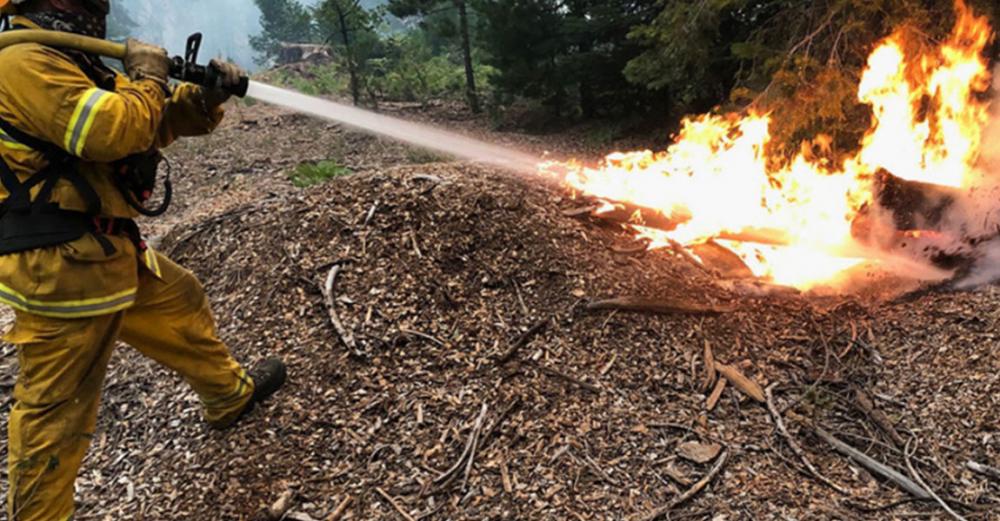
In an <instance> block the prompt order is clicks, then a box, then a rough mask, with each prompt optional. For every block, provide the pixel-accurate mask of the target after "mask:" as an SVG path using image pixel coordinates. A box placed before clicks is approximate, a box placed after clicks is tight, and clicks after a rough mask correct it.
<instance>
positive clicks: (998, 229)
mask: <svg viewBox="0 0 1000 521" xmlns="http://www.w3.org/2000/svg"><path fill="white" fill-rule="evenodd" d="M992 99H993V106H992V117H991V119H990V123H989V125H988V126H987V128H986V131H985V133H984V135H983V145H982V158H981V160H980V164H979V170H980V172H979V173H980V181H981V184H980V186H978V187H976V189H975V190H973V192H972V193H973V195H972V196H971V197H970V201H969V202H968V203H967V204H965V205H963V206H962V207H961V208H960V209H959V210H960V211H962V212H964V213H965V214H966V215H965V216H964V218H965V219H974V220H973V221H971V222H973V223H975V224H977V226H976V228H977V229H978V230H977V231H979V233H981V234H982V236H984V237H988V239H986V240H985V241H984V242H982V243H980V244H977V245H976V248H975V254H976V259H975V262H974V264H973V265H972V266H971V268H970V269H969V270H968V273H967V274H966V275H965V276H964V277H963V278H962V279H961V280H960V281H959V282H958V284H957V285H956V286H957V287H959V288H963V289H966V288H972V287H975V286H978V285H981V284H988V283H990V282H994V281H996V280H1000V65H998V66H997V67H996V69H995V70H994V72H993V95H992Z"/></svg>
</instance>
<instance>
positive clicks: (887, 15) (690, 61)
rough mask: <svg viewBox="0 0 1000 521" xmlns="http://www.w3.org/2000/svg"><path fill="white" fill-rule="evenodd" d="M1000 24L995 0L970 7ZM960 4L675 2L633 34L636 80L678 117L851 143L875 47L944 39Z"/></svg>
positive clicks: (859, 128)
mask: <svg viewBox="0 0 1000 521" xmlns="http://www.w3.org/2000/svg"><path fill="white" fill-rule="evenodd" d="M973 3H975V4H977V5H976V6H975V8H976V10H977V12H979V13H987V14H989V15H991V16H992V17H993V19H994V20H996V19H997V15H998V14H1000V7H998V4H997V3H996V2H995V1H989V0H984V1H979V2H973ZM953 6H954V4H953V0H928V1H917V0H824V1H818V2H793V1H789V0H763V1H761V0H708V1H706V0H678V1H673V2H667V3H665V4H664V6H663V9H662V10H661V11H660V13H659V14H658V15H657V17H656V18H655V19H654V20H653V21H651V22H650V23H647V24H643V25H639V26H637V27H635V28H634V29H633V30H632V31H631V33H630V38H631V39H632V40H633V41H634V42H636V43H638V44H641V45H642V46H643V47H644V48H645V50H644V52H643V53H642V54H640V55H639V56H637V57H636V58H635V59H633V60H631V61H630V62H629V63H628V65H627V66H626V68H625V74H626V76H627V77H628V79H629V80H630V81H632V82H633V83H635V84H637V85H641V86H643V87H645V88H648V89H652V90H663V91H666V92H670V93H672V94H673V96H674V99H675V102H676V103H677V106H678V107H677V108H678V110H679V111H681V112H704V111H708V110H711V109H712V107H714V106H718V105H720V104H723V105H729V106H730V107H729V108H734V109H735V108H742V107H745V106H747V105H755V106H756V108H757V110H759V111H761V112H773V113H774V114H780V115H781V117H780V118H776V119H775V120H774V121H773V124H772V134H773V135H774V138H775V141H776V142H777V143H778V144H779V145H784V146H786V147H787V149H788V150H789V151H794V150H796V149H797V146H798V142H799V141H801V140H803V139H811V138H812V137H814V136H816V135H817V134H819V133H826V134H828V135H830V136H831V137H833V138H834V143H835V144H838V145H840V146H841V147H853V146H854V145H856V143H857V142H858V139H859V137H860V135H861V133H862V132H863V131H864V129H865V128H866V127H867V125H868V121H869V118H868V115H867V112H866V109H865V107H863V106H861V105H860V104H859V103H858V101H857V82H858V80H859V78H860V75H861V72H862V71H863V69H864V66H865V64H866V61H867V57H868V54H869V53H870V52H871V50H872V49H873V48H874V46H875V44H876V43H877V42H878V41H879V40H881V39H882V38H884V37H886V36H888V35H890V34H891V33H892V32H893V31H895V30H897V29H899V28H901V27H905V28H908V31H909V36H911V38H910V40H911V41H913V42H915V45H916V46H918V47H919V46H921V45H929V44H931V43H932V42H934V41H936V40H940V39H941V38H943V37H944V36H945V35H946V34H947V33H948V32H949V31H950V29H951V27H952V23H953V21H954V18H955V17H954V12H953Z"/></svg>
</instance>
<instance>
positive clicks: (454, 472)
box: [424, 403, 492, 495]
mask: <svg viewBox="0 0 1000 521" xmlns="http://www.w3.org/2000/svg"><path fill="white" fill-rule="evenodd" d="M486 411H487V406H486V404H485V403H484V404H483V407H482V410H481V411H480V412H479V416H478V417H477V418H476V421H475V423H474V424H473V426H472V432H470V433H469V439H468V441H466V442H465V449H463V450H462V454H461V455H459V457H458V460H457V461H456V462H455V464H454V465H452V466H451V468H449V469H448V470H446V471H444V472H442V473H441V475H440V476H438V477H437V478H435V479H434V481H433V482H432V483H431V484H433V485H434V486H435V487H436V488H435V490H434V491H430V492H428V493H432V492H436V491H439V490H442V489H444V488H445V487H447V486H448V485H450V484H451V482H452V481H454V480H455V478H456V477H458V474H459V473H460V472H461V471H462V467H465V473H464V475H465V478H464V479H465V480H468V476H469V473H470V472H471V471H472V462H473V460H474V458H475V452H476V445H477V444H478V443H479V436H480V434H481V433H482V430H483V422H484V421H485V420H486ZM491 432H492V431H491ZM463 486H464V484H463ZM424 495H427V493H425V494H424Z"/></svg>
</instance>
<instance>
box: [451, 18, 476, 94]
mask: <svg viewBox="0 0 1000 521" xmlns="http://www.w3.org/2000/svg"><path fill="white" fill-rule="evenodd" d="M455 7H457V8H458V23H459V26H460V27H459V29H460V31H461V33H462V54H463V55H464V56H463V57H464V58H465V96H466V98H467V99H468V101H469V108H470V109H472V112H474V113H476V114H478V113H479V111H480V108H479V95H478V94H477V93H476V74H475V70H474V69H473V68H472V42H471V39H470V37H469V11H468V9H467V8H466V5H465V0H455Z"/></svg>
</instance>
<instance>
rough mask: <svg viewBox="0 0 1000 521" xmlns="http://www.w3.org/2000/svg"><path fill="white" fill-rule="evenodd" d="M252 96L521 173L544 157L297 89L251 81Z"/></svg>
mask: <svg viewBox="0 0 1000 521" xmlns="http://www.w3.org/2000/svg"><path fill="white" fill-rule="evenodd" d="M247 96H248V97H251V98H254V99H256V100H259V101H262V102H264V103H268V104H271V105H278V106H282V107H285V108H288V109H292V110H294V111H296V112H300V113H303V114H310V115H313V116H316V117H319V118H323V119H327V120H330V121H336V122H337V123H343V124H344V125H347V126H349V127H353V128H356V129H358V130H361V131H364V132H369V133H372V134H377V135H381V136H385V137H388V138H392V139H394V140H397V141H401V142H404V143H408V144H411V145H415V146H418V147H420V148H426V149H428V150H433V151H436V152H441V153H444V154H448V155H450V156H455V157H458V158H461V159H467V160H471V161H475V162H480V163H488V164H492V165H497V166H501V167H505V168H508V169H511V170H514V171H517V172H523V173H530V172H537V170H538V163H539V162H540V159H539V158H537V157H534V156H532V155H530V154H526V153H524V152H519V151H516V150H512V149H509V148H506V147H502V146H498V145H493V144H489V143H485V142H483V141H479V140H477V139H473V138H470V137H467V136H463V135H461V134H457V133H454V132H448V131H446V130H441V129H439V128H435V127H433V126H430V125H423V124H420V123H414V122H411V121H405V120H402V119H398V118H393V117H390V116H385V115H383V114H377V113H375V112H372V111H369V110H364V109H360V108H357V107H352V106H350V105H345V104H343V103H337V102H335V101H330V100H325V99H321V98H316V97H313V96H307V95H305V94H302V93H299V92H295V91H293V90H288V89H283V88H280V87H274V86H272V85H267V84H264V83H260V82H256V81H251V82H250V90H249V91H248V93H247Z"/></svg>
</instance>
